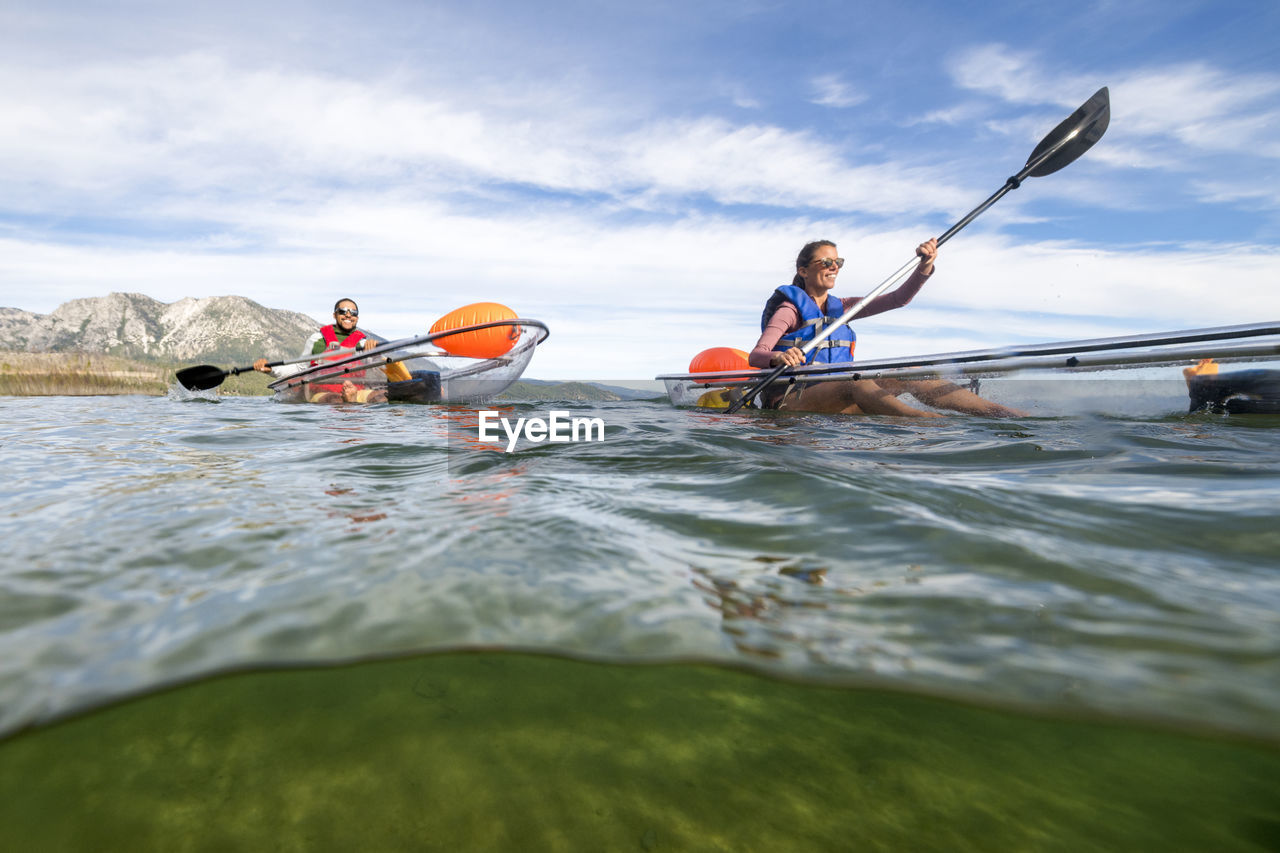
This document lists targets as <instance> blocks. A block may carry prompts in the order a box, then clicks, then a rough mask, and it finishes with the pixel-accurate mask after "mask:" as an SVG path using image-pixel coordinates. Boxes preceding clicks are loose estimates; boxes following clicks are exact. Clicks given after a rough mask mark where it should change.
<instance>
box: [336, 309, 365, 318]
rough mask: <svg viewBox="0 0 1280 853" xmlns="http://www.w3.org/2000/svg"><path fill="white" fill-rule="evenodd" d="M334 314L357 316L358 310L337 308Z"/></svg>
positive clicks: (358, 314)
mask: <svg viewBox="0 0 1280 853" xmlns="http://www.w3.org/2000/svg"><path fill="white" fill-rule="evenodd" d="M333 313H334V314H341V315H342V316H343V317H359V316H360V312H359V311H357V310H356V309H354V308H339V309H338V310H337V311H334V312H333Z"/></svg>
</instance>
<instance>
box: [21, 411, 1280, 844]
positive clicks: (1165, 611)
mask: <svg viewBox="0 0 1280 853" xmlns="http://www.w3.org/2000/svg"><path fill="white" fill-rule="evenodd" d="M476 408H477V407H474V406H473V407H470V408H444V407H430V406H408V405H405V406H371V407H355V406H352V407H335V408H325V407H315V406H289V405H282V404H277V403H272V402H270V401H268V400H265V399H234V398H225V399H221V400H219V401H216V402H214V401H209V400H198V399H197V400H185V399H181V398H179V397H178V396H177V395H174V396H173V397H171V398H144V397H100V398H30V399H12V398H10V399H2V400H0V436H3V443H2V445H0V447H2V448H3V449H2V451H0V452H2V453H3V459H4V462H5V470H6V472H7V473H8V475H9V480H8V485H9V487H8V489H6V491H5V495H4V497H3V498H0V524H2V525H3V528H2V529H3V533H4V534H5V535H4V542H5V546H6V554H5V557H6V558H5V560H4V561H3V563H0V848H3V849H14V850H17V849H37V848H40V849H55V848H56V849H104V848H108V849H165V850H177V849H230V848H240V849H257V848H264V847H269V848H272V849H345V850H350V849H423V850H462V849H512V850H786V849H795V850H843V849H861V848H869V849H932V850H955V849H979V850H986V849H1036V850H1080V849H1174V850H1205V849H1215V850H1275V849H1280V808H1278V806H1280V572H1278V571H1277V554H1280V524H1278V523H1277V521H1278V516H1280V513H1278V512H1277V504H1278V501H1280V418H1277V417H1270V416H1235V417H1224V416H1209V415H1176V414H1170V415H1166V416H1160V417H1143V418H1139V417H1101V416H1077V417H1028V418H1019V419H1014V420H1009V421H997V420H984V419H978V418H966V417H954V418H948V419H946V420H943V421H940V422H939V421H923V420H922V421H914V420H900V419H881V418H845V417H828V416H818V415H778V414H759V413H756V414H741V415H733V416H726V415H724V414H722V413H715V412H706V411H696V410H683V409H674V408H672V407H670V406H667V405H666V404H661V403H651V402H624V403H599V404H581V403H579V404H563V405H561V404H556V405H554V406H548V405H547V404H537V405H532V404H519V403H516V404H503V405H501V406H493V407H484V408H495V409H498V410H500V411H501V413H502V414H503V415H504V416H506V417H508V418H510V419H512V420H514V419H515V418H517V417H524V418H533V417H542V418H546V417H548V415H549V412H550V410H551V409H552V408H554V409H558V410H564V411H566V412H568V413H569V414H570V416H576V417H582V418H599V419H600V420H601V421H602V422H603V423H604V425H605V430H604V440H603V441H590V442H580V443H556V444H552V443H540V444H534V443H531V442H528V441H524V442H521V444H520V445H519V446H518V448H517V449H516V451H515V452H513V453H504V452H502V451H501V447H500V446H499V445H490V444H483V445H482V444H481V443H480V442H478V441H477V437H478V418H477V414H476ZM503 444H505V441H504V442H503Z"/></svg>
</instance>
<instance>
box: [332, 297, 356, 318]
mask: <svg viewBox="0 0 1280 853" xmlns="http://www.w3.org/2000/svg"><path fill="white" fill-rule="evenodd" d="M344 302H350V303H351V304H352V305H356V301H355V300H354V299H348V298H347V297H345V296H344V297H342V298H341V299H339V300H338V301H337V302H335V303H333V312H334V313H335V314H336V313H338V306H339V305H341V304H342V303H344ZM356 310H357V311H359V310H360V306H359V305H356Z"/></svg>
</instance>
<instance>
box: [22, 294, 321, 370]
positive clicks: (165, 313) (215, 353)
mask: <svg viewBox="0 0 1280 853" xmlns="http://www.w3.org/2000/svg"><path fill="white" fill-rule="evenodd" d="M319 327H320V324H319V323H318V322H316V321H315V320H314V319H312V318H311V317H308V316H307V315H305V314H299V313H297V312H296V311H283V310H280V309H278V308H266V307H264V306H262V305H259V304H258V303H256V302H254V301H253V300H252V299H246V298H245V297H243V296H208V297H204V298H200V299H196V298H191V297H188V298H186V299H180V300H178V301H177V302H170V303H165V302H160V301H159V300H156V299H152V298H151V297H150V296H145V295H143V294H141V293H112V294H110V295H108V296H99V297H93V298H89V299H73V300H71V301H70V302H64V303H63V304H62V305H59V306H58V307H57V309H55V310H54V312H53V313H52V314H36V313H33V312H31V311H24V310H22V309H20V308H0V349H2V350H10V351H18V352H100V353H107V354H109V355H115V356H121V357H124V358H132V359H139V360H144V361H160V360H163V361H197V360H207V361H213V362H220V361H228V362H232V361H233V362H245V363H247V362H250V361H253V360H254V359H256V358H258V357H259V356H266V357H267V358H271V359H275V358H289V357H292V356H295V355H297V354H298V350H299V349H300V348H301V346H302V344H303V342H304V341H305V340H306V339H307V337H308V336H309V335H310V334H311V333H312V332H314V331H315V330H316V329H318V328H319Z"/></svg>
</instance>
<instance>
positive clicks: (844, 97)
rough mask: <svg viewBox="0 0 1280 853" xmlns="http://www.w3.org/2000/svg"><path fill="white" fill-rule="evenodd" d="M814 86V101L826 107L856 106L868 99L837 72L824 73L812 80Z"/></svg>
mask: <svg viewBox="0 0 1280 853" xmlns="http://www.w3.org/2000/svg"><path fill="white" fill-rule="evenodd" d="M810 83H811V85H812V86H813V90H814V96H813V98H812V101H813V103H815V104H821V105H822V106H824V107H839V108H845V107H855V106H857V105H858V104H861V103H862V102H863V101H865V100H866V99H867V96H866V95H865V94H863V93H862V92H859V91H858V90H857V89H855V88H854V87H853V86H851V85H850V84H849V83H847V82H845V80H843V79H842V78H841V77H840V76H839V75H837V74H824V75H822V76H821V77H815V78H814V79H813V80H812V81H810Z"/></svg>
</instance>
